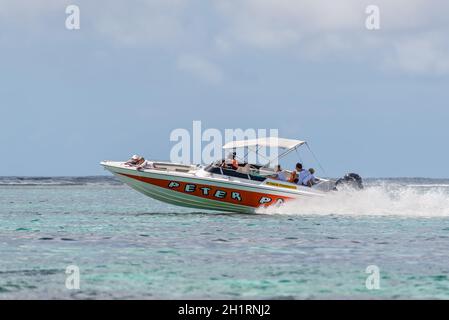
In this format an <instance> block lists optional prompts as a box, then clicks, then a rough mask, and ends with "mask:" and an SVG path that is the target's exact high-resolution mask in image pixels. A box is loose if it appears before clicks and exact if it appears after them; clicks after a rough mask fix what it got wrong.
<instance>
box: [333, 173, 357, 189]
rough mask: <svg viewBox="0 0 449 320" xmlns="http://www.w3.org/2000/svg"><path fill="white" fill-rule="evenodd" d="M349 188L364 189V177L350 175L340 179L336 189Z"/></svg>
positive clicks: (354, 174) (355, 174) (336, 183)
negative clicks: (340, 187)
mask: <svg viewBox="0 0 449 320" xmlns="http://www.w3.org/2000/svg"><path fill="white" fill-rule="evenodd" d="M339 185H340V186H348V187H351V188H353V189H356V190H361V189H363V183H362V177H360V176H359V175H358V174H357V173H348V174H346V175H345V176H344V177H343V178H340V179H338V180H337V181H336V182H335V187H338V186H339Z"/></svg>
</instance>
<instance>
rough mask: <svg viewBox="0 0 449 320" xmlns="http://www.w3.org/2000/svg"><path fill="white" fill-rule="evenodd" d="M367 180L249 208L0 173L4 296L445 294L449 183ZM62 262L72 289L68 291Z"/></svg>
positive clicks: (108, 183)
mask: <svg viewBox="0 0 449 320" xmlns="http://www.w3.org/2000/svg"><path fill="white" fill-rule="evenodd" d="M368 184H369V185H370V186H369V187H368V188H367V189H366V190H365V191H362V192H360V193H356V194H351V193H345V192H343V193H341V194H339V195H337V196H332V197H331V198H330V200H325V201H321V202H320V203H317V202H313V201H312V202H309V203H295V204H291V205H289V206H286V207H284V208H280V209H276V210H271V211H270V210H268V211H264V210H262V211H261V212H260V213H259V214H256V215H245V214H228V213H227V214H221V213H212V212H203V211H198V210H194V209H183V208H178V207H173V206H169V205H166V204H163V203H160V202H157V201H155V200H152V199H149V198H147V197H145V196H143V195H141V194H139V193H137V192H135V191H133V190H131V189H129V188H128V187H126V186H123V185H121V184H119V183H117V182H115V181H114V180H112V179H107V178H59V179H43V180H42V179H21V180H19V179H17V178H0V219H1V225H0V298H1V299H16V298H25V299H86V298H87V299H100V298H106V299H110V298H124V299H134V298H136V299H139V298H143V299H156V298H157V299H159V298H168V299H181V298H186V299H197V298H212V299H218V298H224V299H250V298H256V299H259V298H288V299H290V298H298V299H302V298H308V299H322V298H324V299H327V298H330V299H337V298H344V299H346V298H348V299H354V298H362V299H379V298H406V299H408V298H441V299H448V298H449V181H447V180H426V179H424V180H423V179H408V180H386V181H378V180H373V181H370V182H369V183H368ZM69 265H76V266H78V267H79V269H80V289H79V290H76V289H75V290H69V289H67V288H66V287H65V281H66V277H67V275H66V273H65V269H66V267H67V266H69ZM369 265H376V266H378V268H379V269H380V289H378V290H368V289H367V288H366V286H365V280H366V278H367V277H368V274H367V273H366V272H365V270H366V268H367V266H369Z"/></svg>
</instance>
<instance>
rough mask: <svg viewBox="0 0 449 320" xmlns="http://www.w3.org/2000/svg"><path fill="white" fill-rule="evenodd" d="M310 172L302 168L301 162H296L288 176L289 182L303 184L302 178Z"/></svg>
mask: <svg viewBox="0 0 449 320" xmlns="http://www.w3.org/2000/svg"><path fill="white" fill-rule="evenodd" d="M309 174H310V172H309V171H307V170H304V169H303V167H302V163H299V162H298V163H297V164H296V166H295V171H293V172H292V174H291V176H290V180H289V181H290V182H293V183H296V184H299V185H304V180H305V179H306V177H307V176H308V175H309Z"/></svg>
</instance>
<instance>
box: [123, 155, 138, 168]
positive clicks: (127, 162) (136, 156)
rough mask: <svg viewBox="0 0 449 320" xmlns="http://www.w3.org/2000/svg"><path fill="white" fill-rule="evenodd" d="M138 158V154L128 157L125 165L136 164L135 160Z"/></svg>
mask: <svg viewBox="0 0 449 320" xmlns="http://www.w3.org/2000/svg"><path fill="white" fill-rule="evenodd" d="M140 158H141V157H140V156H138V155H137V154H135V155H133V156H132V157H131V159H129V160H128V161H126V162H125V165H126V166H135V165H136V164H137V161H139V159H140Z"/></svg>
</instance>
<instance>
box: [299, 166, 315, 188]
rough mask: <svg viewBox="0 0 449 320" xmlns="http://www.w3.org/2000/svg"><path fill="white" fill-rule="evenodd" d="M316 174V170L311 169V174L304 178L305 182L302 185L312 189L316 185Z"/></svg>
mask: <svg viewBox="0 0 449 320" xmlns="http://www.w3.org/2000/svg"><path fill="white" fill-rule="evenodd" d="M314 173H315V169H313V168H310V169H309V174H308V175H307V176H306V177H305V178H304V181H303V183H302V184H303V185H305V186H308V187H312V186H313V185H314V184H316V183H317V178H315V176H314Z"/></svg>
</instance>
